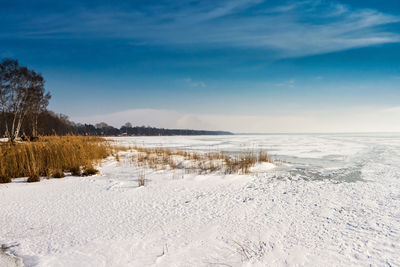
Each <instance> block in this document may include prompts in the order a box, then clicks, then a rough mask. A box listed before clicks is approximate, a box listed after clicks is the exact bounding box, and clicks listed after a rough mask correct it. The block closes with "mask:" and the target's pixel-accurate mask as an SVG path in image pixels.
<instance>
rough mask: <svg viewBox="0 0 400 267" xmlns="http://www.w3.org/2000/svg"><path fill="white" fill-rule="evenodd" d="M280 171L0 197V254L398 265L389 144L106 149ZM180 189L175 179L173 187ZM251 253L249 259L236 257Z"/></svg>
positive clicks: (206, 140)
mask: <svg viewBox="0 0 400 267" xmlns="http://www.w3.org/2000/svg"><path fill="white" fill-rule="evenodd" d="M115 140H116V142H118V143H119V144H125V145H133V144H137V145H145V146H163V147H179V148H184V149H191V150H197V151H200V152H207V151H213V150H223V151H226V152H227V153H237V152H238V151H247V150H258V149H266V150H267V151H269V152H270V154H272V155H273V156H274V157H275V158H277V159H280V160H282V161H283V162H284V163H283V164H278V165H277V166H275V167H274V168H270V167H271V166H270V165H269V166H255V169H254V170H253V171H254V173H253V174H252V175H227V176H224V175H218V174H209V175H195V174H185V173H180V172H179V171H175V172H173V171H152V170H144V171H145V172H146V178H147V180H148V184H147V186H145V187H138V186H137V178H138V173H139V172H142V171H143V170H138V169H136V168H135V167H134V166H131V165H130V164H128V161H129V160H128V157H129V152H124V153H122V154H121V157H120V158H121V161H120V162H116V161H114V160H112V159H109V160H107V161H106V162H105V163H104V164H103V166H102V168H101V174H100V175H98V176H94V177H88V178H81V177H67V178H65V179H54V180H44V181H42V182H40V183H34V184H26V183H21V182H20V180H19V182H18V183H17V182H16V183H12V184H3V185H0V198H1V200H2V208H1V210H0V243H1V244H11V243H12V244H17V245H15V246H13V247H12V248H10V250H9V252H11V253H13V254H15V255H17V256H19V257H21V258H22V259H23V260H24V263H25V265H26V266H224V265H225V266H227V265H228V266H266V265H267V266H294V265H306V266H351V265H364V266H365V265H374V266H375V265H378V266H384V265H387V266H399V265H400V257H399V255H400V247H399V244H400V136H399V135H389V134H386V135H382V134H381V135H377V134H375V135H372V134H369V135H368V134H365V135H356V134H354V135H338V134H337V135H334V134H331V135H263V136H258V135H254V136H192V137H182V136H176V137H126V138H115ZM182 177H183V179H182ZM239 245H240V246H242V247H245V248H251V249H252V250H253V252H250V250H249V251H248V253H249V257H246V256H244V255H243V253H242V252H240V246H239Z"/></svg>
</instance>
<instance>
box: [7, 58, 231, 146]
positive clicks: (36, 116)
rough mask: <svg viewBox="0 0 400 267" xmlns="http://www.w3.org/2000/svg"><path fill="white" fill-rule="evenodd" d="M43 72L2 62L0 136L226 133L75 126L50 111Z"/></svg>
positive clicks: (130, 126) (13, 62) (127, 124)
mask: <svg viewBox="0 0 400 267" xmlns="http://www.w3.org/2000/svg"><path fill="white" fill-rule="evenodd" d="M44 85H45V80H44V78H43V76H42V75H41V74H40V73H36V72H35V71H33V70H30V69H28V68H27V67H25V66H21V65H20V64H19V63H18V61H17V60H13V59H3V60H2V62H1V63H0V113H1V114H0V115H1V118H0V137H1V136H3V137H7V138H9V140H10V141H12V142H14V141H15V139H16V138H17V137H24V138H29V139H35V138H36V137H37V136H39V135H67V134H75V135H94V136H120V135H129V136H131V135H137V136H141V135H221V134H231V133H230V132H224V131H200V130H186V129H163V128H154V127H148V126H135V127H133V126H132V124H131V123H126V124H125V125H123V126H122V127H121V128H115V127H113V126H110V125H108V124H106V123H104V122H101V123H97V124H95V125H92V124H81V123H74V122H72V121H70V120H69V118H68V116H66V115H63V114H56V113H54V112H52V111H50V110H48V109H47V106H48V105H49V101H50V99H51V95H50V93H49V92H46V90H45V87H44Z"/></svg>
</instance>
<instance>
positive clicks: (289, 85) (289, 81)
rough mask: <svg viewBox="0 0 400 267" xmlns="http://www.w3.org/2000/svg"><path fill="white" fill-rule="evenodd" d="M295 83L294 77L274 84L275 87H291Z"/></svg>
mask: <svg viewBox="0 0 400 267" xmlns="http://www.w3.org/2000/svg"><path fill="white" fill-rule="evenodd" d="M295 84H296V81H295V80H294V79H290V80H288V81H283V82H280V83H276V84H275V86H277V87H286V88H293V87H294V86H295Z"/></svg>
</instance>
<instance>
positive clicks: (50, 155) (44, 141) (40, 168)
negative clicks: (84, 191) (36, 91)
mask: <svg viewBox="0 0 400 267" xmlns="http://www.w3.org/2000/svg"><path fill="white" fill-rule="evenodd" d="M111 152H112V148H111V146H110V145H109V144H108V143H107V142H106V141H105V139H103V138H99V137H83V136H62V137H61V136H51V137H42V138H40V139H39V141H37V142H22V143H16V144H11V143H0V183H1V182H2V183H5V182H10V181H11V179H12V178H17V177H30V181H37V180H38V179H39V180H40V178H38V177H40V176H47V178H49V177H50V176H51V175H52V176H53V177H60V178H61V177H63V175H64V172H71V173H72V174H73V175H80V168H81V167H82V166H83V167H84V168H85V172H86V174H88V175H91V174H93V173H96V172H97V171H94V170H93V169H94V168H93V165H92V164H93V163H98V162H100V160H101V159H104V158H106V157H107V156H109V155H110V154H111Z"/></svg>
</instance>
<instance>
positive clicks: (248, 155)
mask: <svg viewBox="0 0 400 267" xmlns="http://www.w3.org/2000/svg"><path fill="white" fill-rule="evenodd" d="M132 150H133V152H136V153H134V154H132V157H131V162H132V163H133V164H135V165H136V166H138V167H141V168H143V167H147V168H151V169H157V170H160V169H166V168H169V169H171V170H174V169H185V171H187V170H192V171H193V172H197V173H199V174H202V173H213V172H221V173H225V174H235V173H238V174H248V173H250V169H251V167H253V166H254V165H255V164H256V163H260V162H271V163H272V162H273V160H272V158H271V157H270V156H269V155H268V154H267V153H266V152H265V151H262V150H261V151H259V152H258V153H255V152H253V151H244V152H241V153H237V154H235V155H228V154H225V153H223V152H210V153H199V152H193V151H185V150H172V149H170V148H160V147H158V148H148V147H140V146H134V147H133V149H132Z"/></svg>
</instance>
